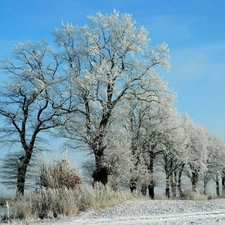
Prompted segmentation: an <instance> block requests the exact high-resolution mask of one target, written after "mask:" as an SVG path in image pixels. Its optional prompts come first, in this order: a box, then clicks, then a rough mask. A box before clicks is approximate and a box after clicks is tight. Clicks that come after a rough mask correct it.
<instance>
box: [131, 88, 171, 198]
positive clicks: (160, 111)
mask: <svg viewBox="0 0 225 225" xmlns="http://www.w3.org/2000/svg"><path fill="white" fill-rule="evenodd" d="M167 91H168V92H167V95H165V93H163V92H162V93H160V94H159V95H158V97H160V101H154V102H145V101H137V103H136V104H134V103H132V104H131V106H132V107H131V109H130V132H131V134H132V135H131V136H132V144H131V151H132V154H133V156H134V174H133V175H134V176H133V177H132V179H131V182H130V187H131V190H132V189H134V190H135V189H136V186H137V182H138V179H139V180H142V184H143V187H142V193H143V194H145V193H146V192H147V190H146V189H147V188H148V192H149V195H150V197H151V198H154V186H155V181H154V163H155V159H156V157H157V156H158V155H159V154H162V153H163V152H164V148H163V146H162V144H163V138H164V134H165V133H166V132H168V131H169V130H170V129H171V127H170V128H169V127H168V126H166V121H167V122H168V117H169V116H168V115H169V111H173V110H172V108H171V107H172V104H173V102H174V99H175V94H174V93H173V92H171V91H169V89H168V90H167ZM171 114H172V112H171ZM171 126H172V125H171ZM141 168H142V169H143V171H141V170H140V169H141ZM138 171H140V172H138ZM135 172H136V174H135Z"/></svg>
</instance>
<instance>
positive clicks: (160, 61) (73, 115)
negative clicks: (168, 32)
mask: <svg viewBox="0 0 225 225" xmlns="http://www.w3.org/2000/svg"><path fill="white" fill-rule="evenodd" d="M88 19H89V24H90V26H87V25H85V26H83V27H78V26H73V25H72V24H69V23H68V24H62V28H61V29H55V30H54V32H53V35H54V38H55V39H54V43H55V49H53V48H52V47H50V45H49V44H48V43H47V41H46V40H43V41H41V42H38V43H37V44H33V43H31V42H26V43H19V44H18V45H17V46H16V47H15V49H14V50H13V54H12V57H11V59H8V58H7V59H5V60H2V63H1V69H2V71H3V72H4V74H5V75H6V76H7V78H6V79H5V82H4V83H3V85H2V88H1V91H0V115H1V119H2V120H3V119H4V122H5V123H4V126H2V127H1V129H0V134H1V137H0V143H1V144H2V146H4V147H5V146H10V147H12V146H15V147H16V148H18V150H21V149H22V151H20V154H19V155H18V156H17V159H18V163H17V171H16V186H17V193H18V194H22V195H23V194H24V188H25V181H26V177H27V171H28V168H29V165H30V162H31V160H32V158H33V157H34V154H35V153H36V152H40V151H41V150H42V149H43V143H44V144H45V141H46V139H44V137H45V136H46V134H45V132H48V133H49V132H50V133H51V134H54V135H56V136H57V137H58V138H60V137H63V138H68V142H67V143H66V145H67V146H69V147H70V148H74V149H77V148H79V149H84V150H86V151H88V152H89V153H90V152H91V153H92V155H93V159H94V167H92V178H93V181H94V182H97V181H99V182H102V183H103V184H106V183H108V182H109V176H116V177H117V179H118V184H120V183H128V184H129V186H130V189H131V191H134V190H135V189H137V188H138V187H139V186H141V190H142V193H143V194H144V193H146V190H147V189H148V191H149V195H150V196H151V197H152V198H154V186H155V182H156V180H155V170H156V168H157V169H159V167H158V165H161V170H162V169H163V170H164V173H165V174H166V193H167V196H168V197H169V184H170V183H171V184H173V185H172V186H173V187H174V186H175V185H174V183H175V181H176V180H177V181H178V182H177V183H178V186H177V187H178V189H179V190H180V193H181V191H182V189H181V176H182V174H183V172H184V171H185V173H186V174H189V176H190V177H191V181H192V187H193V190H195V189H196V183H197V181H198V177H199V175H200V174H203V173H204V177H205V181H206V183H207V177H209V176H210V177H217V176H219V174H221V171H222V169H223V166H222V162H221V159H222V156H223V149H224V146H223V142H222V141H221V140H219V139H218V138H217V137H215V136H214V135H212V134H210V133H209V132H208V131H206V130H205V129H204V128H203V127H201V126H199V125H195V124H194V123H193V122H192V121H191V120H190V119H189V118H188V117H187V116H181V115H179V113H178V112H177V111H176V109H175V108H174V107H173V104H174V102H175V100H176V94H175V93H174V92H173V91H172V90H170V89H169V88H168V86H167V83H166V82H165V81H164V80H163V79H162V78H161V77H160V76H159V75H158V74H157V72H156V71H157V69H158V67H159V66H161V67H164V68H165V69H166V70H168V69H169V66H170V65H169V62H168V60H169V55H168V52H169V49H168V47H167V44H165V43H162V44H160V45H156V46H151V45H150V39H149V37H148V32H147V31H146V29H145V28H144V27H140V28H136V27H135V21H133V20H132V17H131V15H129V14H119V12H117V11H114V12H113V13H112V14H110V15H102V14H101V13H98V14H97V16H96V17H93V16H89V17H88ZM2 74H3V73H2ZM8 75H9V76H8ZM38 144H41V145H38ZM159 162H160V163H159ZM215 179H217V178H215ZM173 190H175V188H173Z"/></svg>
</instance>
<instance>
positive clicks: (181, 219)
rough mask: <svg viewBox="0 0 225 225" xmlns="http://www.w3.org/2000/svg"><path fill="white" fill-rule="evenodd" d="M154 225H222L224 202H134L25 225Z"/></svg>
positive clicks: (224, 222)
mask: <svg viewBox="0 0 225 225" xmlns="http://www.w3.org/2000/svg"><path fill="white" fill-rule="evenodd" d="M30 224H32V225H37V224H44V225H53V224H56V225H59V224H62V225H89V224H90V225H92V224H96V225H106V224H107V225H116V224H117V225H120V224H121V225H133V224H135V225H139V224H140V225H156V224H179V225H184V224H204V225H213V224H224V225H225V199H218V200H211V201H177V200H169V201H167V200H155V201H151V200H135V201H128V202H125V203H122V204H119V205H116V206H114V207H110V208H107V209H104V210H101V211H99V212H94V211H88V212H83V213H80V214H79V215H77V216H74V217H67V218H64V219H62V220H61V219H60V220H59V219H54V220H49V221H45V222H44V221H38V222H35V223H34V222H29V225H30Z"/></svg>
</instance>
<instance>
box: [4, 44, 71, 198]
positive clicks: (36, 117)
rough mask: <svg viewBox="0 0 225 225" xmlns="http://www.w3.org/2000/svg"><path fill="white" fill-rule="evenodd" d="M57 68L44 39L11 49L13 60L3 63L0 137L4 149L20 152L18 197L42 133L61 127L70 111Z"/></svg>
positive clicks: (22, 191) (55, 58)
mask: <svg viewBox="0 0 225 225" xmlns="http://www.w3.org/2000/svg"><path fill="white" fill-rule="evenodd" d="M60 65H61V62H60V61H59V60H58V55H57V54H56V53H55V52H54V51H53V50H52V49H51V48H50V47H49V45H48V43H47V42H46V41H45V40H44V41H41V42H38V43H37V44H32V43H31V42H27V43H20V44H18V45H17V46H16V47H15V49H14V50H13V54H12V59H5V60H2V64H1V69H2V70H3V72H5V76H6V79H5V82H4V83H3V85H2V87H1V90H0V115H1V116H2V119H3V118H4V119H5V120H4V123H2V125H1V129H0V134H1V137H0V138H1V145H2V146H4V147H5V146H9V147H10V148H11V147H12V146H14V147H15V148H17V149H18V148H20V149H21V147H22V149H23V154H21V155H20V157H19V158H18V164H17V194H18V195H23V194H24V187H25V181H26V175H27V170H28V166H29V164H30V161H31V158H32V156H33V153H34V149H35V147H37V143H43V140H46V139H45V138H44V137H46V134H43V133H44V132H47V131H50V130H51V129H52V128H56V127H58V126H61V125H63V124H64V123H65V120H66V119H67V117H66V114H67V113H68V112H69V111H70V110H71V109H72V104H71V102H70V96H68V95H64V92H65V86H64V79H63V78H62V77H61V76H60V75H59V72H60ZM8 75H9V76H8ZM41 133H42V134H43V135H40V134H41ZM41 149H42V148H41V147H40V148H39V149H38V150H39V151H40V150H41Z"/></svg>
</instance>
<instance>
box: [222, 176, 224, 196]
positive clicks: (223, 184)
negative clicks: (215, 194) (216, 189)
mask: <svg viewBox="0 0 225 225" xmlns="http://www.w3.org/2000/svg"><path fill="white" fill-rule="evenodd" d="M222 192H223V194H225V176H223V177H222Z"/></svg>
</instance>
